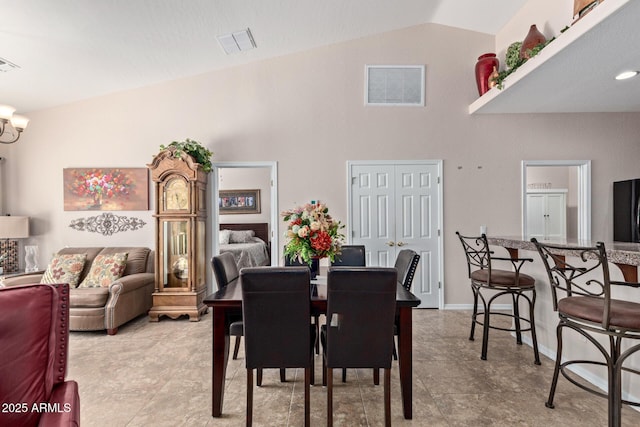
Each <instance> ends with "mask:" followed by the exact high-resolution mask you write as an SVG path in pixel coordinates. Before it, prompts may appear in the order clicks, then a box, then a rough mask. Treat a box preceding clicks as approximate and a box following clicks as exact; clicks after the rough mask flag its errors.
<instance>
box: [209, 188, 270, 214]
mask: <svg viewBox="0 0 640 427" xmlns="http://www.w3.org/2000/svg"><path fill="white" fill-rule="evenodd" d="M219 193H220V197H218V209H219V210H220V215H230V214H257V213H260V190H220V191H219Z"/></svg>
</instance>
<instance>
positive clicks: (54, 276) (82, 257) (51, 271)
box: [40, 254, 87, 288]
mask: <svg viewBox="0 0 640 427" xmlns="http://www.w3.org/2000/svg"><path fill="white" fill-rule="evenodd" d="M86 261H87V254H64V255H60V254H58V255H55V256H54V257H53V259H52V260H51V262H50V263H49V265H48V266H47V270H46V271H45V272H44V274H43V275H42V279H40V283H45V284H50V285H52V284H54V283H68V284H69V287H70V288H75V287H76V286H78V280H79V279H80V274H82V269H83V268H84V263H85V262H86Z"/></svg>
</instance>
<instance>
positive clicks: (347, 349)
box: [326, 267, 397, 368]
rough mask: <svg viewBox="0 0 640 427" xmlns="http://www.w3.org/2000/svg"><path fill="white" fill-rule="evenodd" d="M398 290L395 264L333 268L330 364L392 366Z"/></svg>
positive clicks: (329, 309)
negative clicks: (390, 266) (390, 265)
mask: <svg viewBox="0 0 640 427" xmlns="http://www.w3.org/2000/svg"><path fill="white" fill-rule="evenodd" d="M396 291H397V272H396V269H395V268H384V267H351V268H348V267H330V268H329V273H328V277H327V350H326V360H327V366H328V367H330V368H336V367H337V368H389V367H390V366H391V357H392V353H393V324H394V318H395V312H396Z"/></svg>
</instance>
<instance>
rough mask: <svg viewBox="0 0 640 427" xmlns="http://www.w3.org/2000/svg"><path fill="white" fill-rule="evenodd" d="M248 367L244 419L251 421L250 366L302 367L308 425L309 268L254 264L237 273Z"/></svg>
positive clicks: (312, 335)
mask: <svg viewBox="0 0 640 427" xmlns="http://www.w3.org/2000/svg"><path fill="white" fill-rule="evenodd" d="M240 275H241V280H242V314H243V318H244V326H245V328H244V333H245V337H244V346H245V361H246V368H247V421H246V425H247V426H250V425H251V423H252V419H253V369H257V370H258V372H260V371H261V370H262V369H265V368H280V369H281V370H282V369H284V368H304V411H305V426H308V425H309V424H310V410H309V400H310V395H309V385H310V384H312V383H313V343H314V342H315V328H314V327H313V325H312V324H311V311H310V310H311V300H310V287H309V280H310V274H309V269H308V268H303V267H291V268H283V267H252V268H244V269H242V272H241V273H240Z"/></svg>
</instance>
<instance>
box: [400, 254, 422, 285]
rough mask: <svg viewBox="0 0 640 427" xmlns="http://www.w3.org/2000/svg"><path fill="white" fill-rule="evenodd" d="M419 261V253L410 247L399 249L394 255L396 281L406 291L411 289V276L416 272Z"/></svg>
mask: <svg viewBox="0 0 640 427" xmlns="http://www.w3.org/2000/svg"><path fill="white" fill-rule="evenodd" d="M419 261H420V255H418V253H417V252H416V251H413V250H411V249H403V250H401V251H400V252H399V253H398V256H397V257H396V262H395V265H394V267H395V269H396V270H397V271H398V282H400V283H401V284H402V287H403V288H405V289H406V290H408V291H410V290H411V285H412V284H413V277H414V276H415V274H416V269H417V268H418V262H419Z"/></svg>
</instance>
